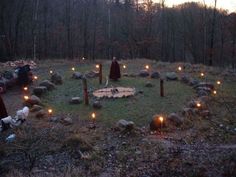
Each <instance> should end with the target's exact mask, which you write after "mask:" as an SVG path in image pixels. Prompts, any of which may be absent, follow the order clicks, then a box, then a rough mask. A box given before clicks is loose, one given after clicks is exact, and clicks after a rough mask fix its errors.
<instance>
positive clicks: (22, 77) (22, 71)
mask: <svg viewBox="0 0 236 177" xmlns="http://www.w3.org/2000/svg"><path fill="white" fill-rule="evenodd" d="M29 73H30V66H29V65H25V66H22V67H20V68H19V71H18V83H19V84H20V86H23V87H24V86H27V85H28V84H29V83H30V77H29Z"/></svg>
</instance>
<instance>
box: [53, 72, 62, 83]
mask: <svg viewBox="0 0 236 177" xmlns="http://www.w3.org/2000/svg"><path fill="white" fill-rule="evenodd" d="M51 82H52V83H54V84H56V85H61V84H62V76H61V75H60V74H59V73H53V74H52V75H51Z"/></svg>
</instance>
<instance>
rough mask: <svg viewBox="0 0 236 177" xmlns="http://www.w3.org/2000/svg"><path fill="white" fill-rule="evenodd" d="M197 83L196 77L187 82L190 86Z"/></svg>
mask: <svg viewBox="0 0 236 177" xmlns="http://www.w3.org/2000/svg"><path fill="white" fill-rule="evenodd" d="M197 84H199V81H198V80H197V79H191V80H190V82H189V85H190V86H195V85H197Z"/></svg>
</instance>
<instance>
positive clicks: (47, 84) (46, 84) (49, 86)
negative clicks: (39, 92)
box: [39, 80, 56, 90]
mask: <svg viewBox="0 0 236 177" xmlns="http://www.w3.org/2000/svg"><path fill="white" fill-rule="evenodd" d="M39 85H40V86H44V87H47V90H53V89H55V88H56V86H55V84H53V83H52V82H50V81H49V80H44V81H42V82H41V83H40V84H39Z"/></svg>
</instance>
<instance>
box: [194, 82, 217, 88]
mask: <svg viewBox="0 0 236 177" xmlns="http://www.w3.org/2000/svg"><path fill="white" fill-rule="evenodd" d="M199 88H208V89H210V90H213V89H214V84H212V83H208V82H200V83H198V84H197V85H195V86H194V89H199Z"/></svg>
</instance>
